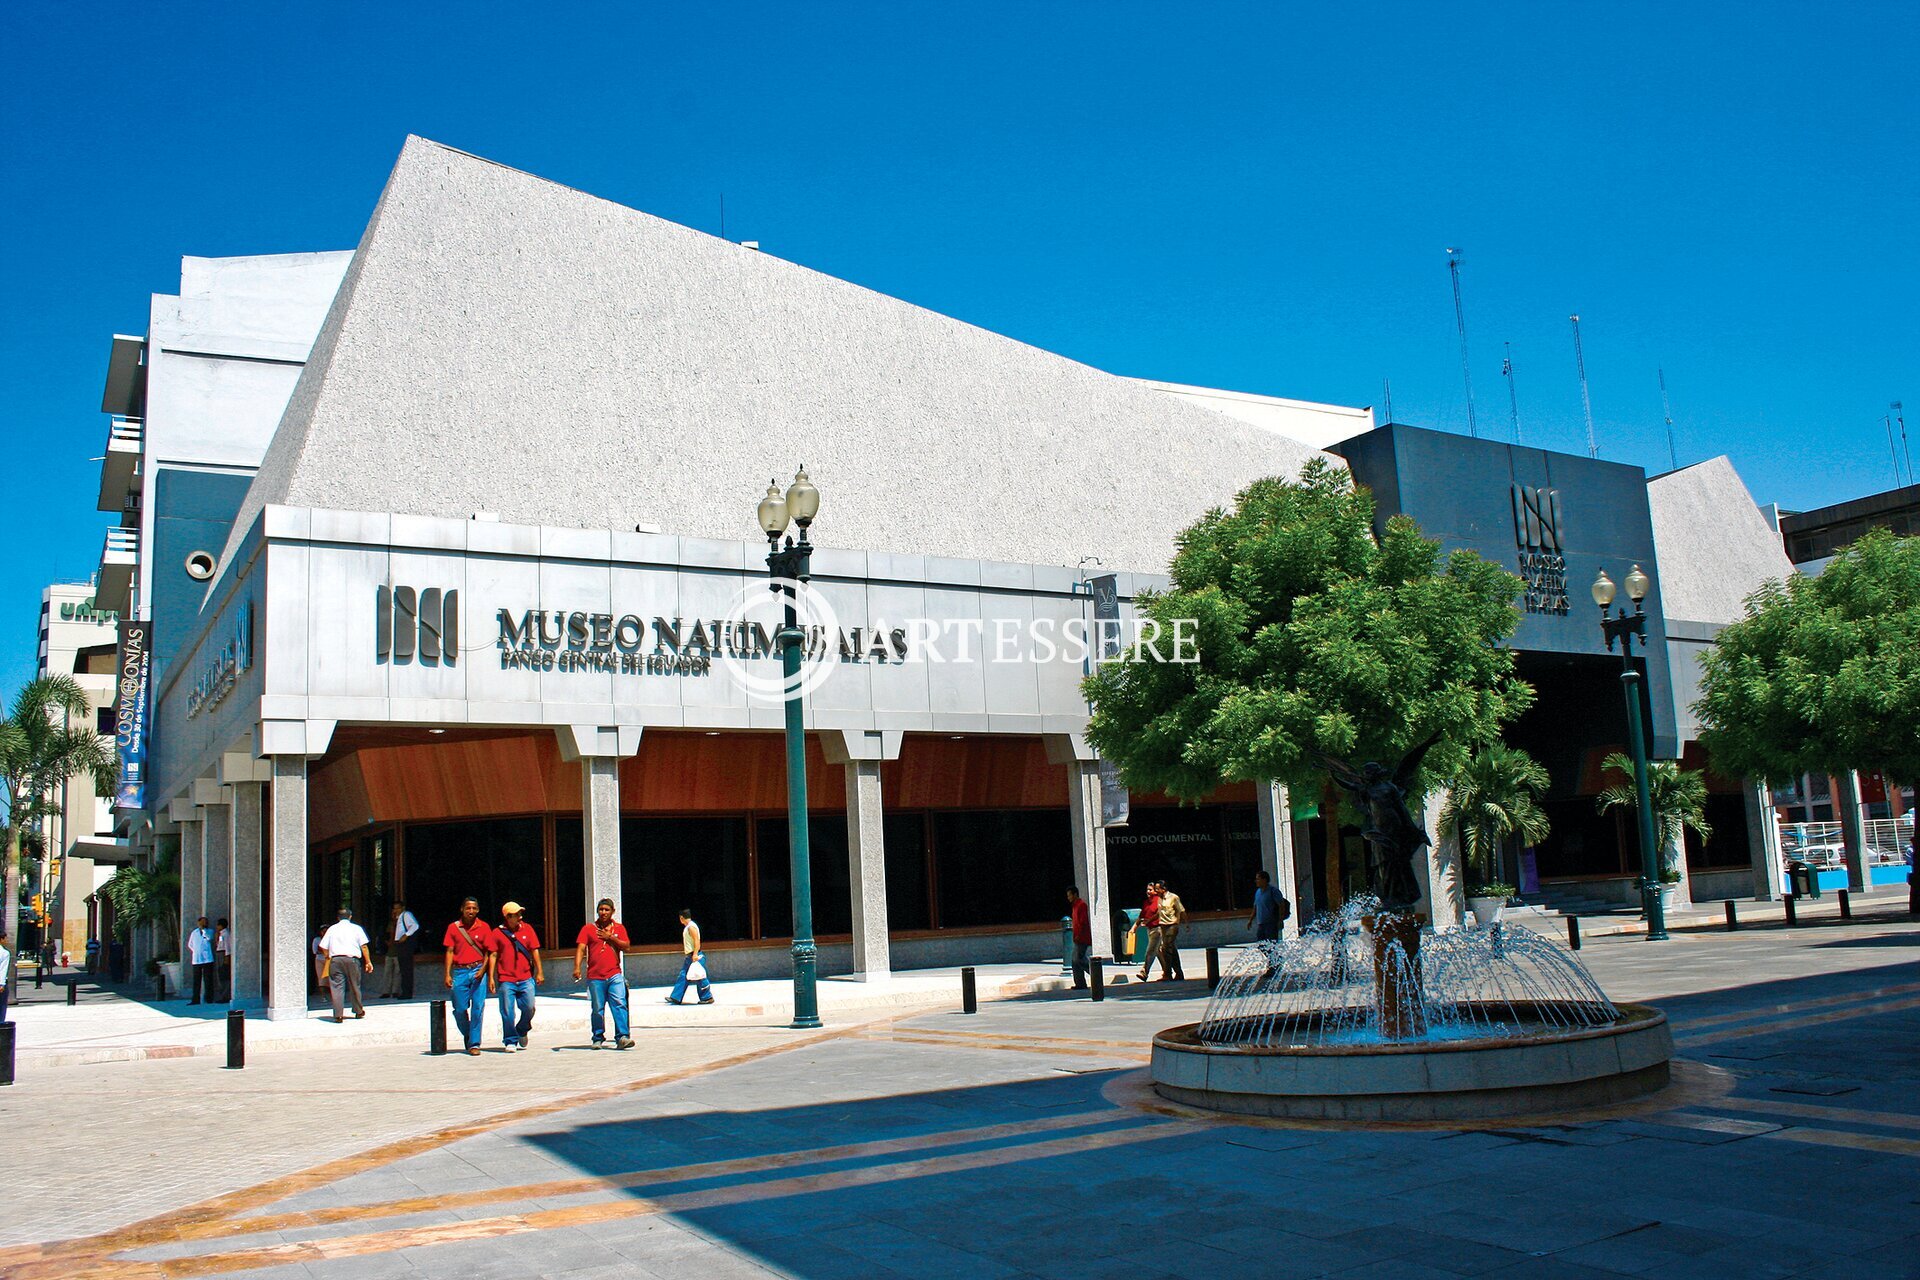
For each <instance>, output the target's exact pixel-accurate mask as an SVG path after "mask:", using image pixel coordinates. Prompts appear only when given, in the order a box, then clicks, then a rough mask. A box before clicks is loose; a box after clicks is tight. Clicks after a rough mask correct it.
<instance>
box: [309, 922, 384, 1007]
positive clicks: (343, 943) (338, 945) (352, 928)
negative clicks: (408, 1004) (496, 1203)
mask: <svg viewBox="0 0 1920 1280" xmlns="http://www.w3.org/2000/svg"><path fill="white" fill-rule="evenodd" d="M320 946H321V949H322V950H323V951H324V952H325V953H326V957H327V994H328V995H329V996H330V997H331V998H332V1000H333V1020H334V1021H335V1022H345V1021H346V1020H347V1016H346V1008H345V1005H344V1003H343V1001H342V996H343V995H350V996H352V998H353V1016H354V1017H356V1018H364V1017H366V1016H367V1008H366V1006H365V1005H363V1004H361V1003H360V975H361V974H362V973H372V972H373V952H372V950H371V948H372V946H373V941H372V939H370V938H368V937H367V931H366V930H365V929H362V928H361V927H360V926H359V925H357V924H355V923H354V922H353V908H351V907H342V908H340V919H339V920H338V921H336V922H335V923H334V925H333V927H332V928H330V929H328V930H327V931H326V932H325V933H323V934H321V935H320Z"/></svg>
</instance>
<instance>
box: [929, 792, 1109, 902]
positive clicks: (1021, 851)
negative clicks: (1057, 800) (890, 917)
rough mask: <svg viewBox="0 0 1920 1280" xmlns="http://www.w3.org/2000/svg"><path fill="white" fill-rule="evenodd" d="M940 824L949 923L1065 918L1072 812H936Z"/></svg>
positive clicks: (936, 845)
mask: <svg viewBox="0 0 1920 1280" xmlns="http://www.w3.org/2000/svg"><path fill="white" fill-rule="evenodd" d="M932 825H933V850H934V859H935V863H936V866H937V869H938V875H939V885H940V925H941V927H942V928H945V929H966V928H973V927H978V926H981V925H996V924H1040V923H1051V922H1054V921H1057V920H1059V919H1060V916H1061V914H1062V913H1063V912H1064V911H1065V910H1066V891H1067V886H1068V885H1070V884H1072V883H1073V854H1072V843H1071V830H1072V829H1071V827H1070V826H1069V819H1068V817H1067V811H1066V810H1065V809H1003V810H997V811H986V812H970V813H936V814H934V815H933V821H932ZM1116 892H1117V890H1116Z"/></svg>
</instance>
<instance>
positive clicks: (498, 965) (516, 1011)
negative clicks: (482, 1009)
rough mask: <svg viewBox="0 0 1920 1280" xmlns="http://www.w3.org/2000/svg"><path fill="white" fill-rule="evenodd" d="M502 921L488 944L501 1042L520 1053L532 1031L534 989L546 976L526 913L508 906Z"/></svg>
mask: <svg viewBox="0 0 1920 1280" xmlns="http://www.w3.org/2000/svg"><path fill="white" fill-rule="evenodd" d="M500 917H501V921H502V923H501V925H500V927H499V928H498V929H495V930H494V931H493V937H492V938H491V939H490V940H489V942H488V945H489V946H491V947H492V948H493V976H494V980H495V983H496V985H497V988H498V990H499V993H500V1042H501V1046H502V1047H503V1048H504V1049H505V1050H506V1051H507V1052H508V1053H519V1052H522V1051H524V1050H525V1049H526V1047H527V1032H529V1031H531V1030H532V1029H533V992H534V988H535V987H536V986H538V985H539V984H540V983H542V982H545V981H546V980H547V975H546V972H545V971H544V970H543V969H542V968H541V967H540V935H539V934H537V933H535V932H534V931H533V926H532V925H530V924H528V923H527V922H526V909H525V908H524V907H522V906H521V905H520V904H519V903H517V902H509V903H507V904H506V905H505V906H503V907H501V908H500Z"/></svg>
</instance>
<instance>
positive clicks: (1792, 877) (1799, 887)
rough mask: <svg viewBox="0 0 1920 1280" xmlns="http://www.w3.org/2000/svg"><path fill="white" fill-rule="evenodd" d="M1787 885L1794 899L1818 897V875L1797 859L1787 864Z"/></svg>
mask: <svg viewBox="0 0 1920 1280" xmlns="http://www.w3.org/2000/svg"><path fill="white" fill-rule="evenodd" d="M1787 884H1788V885H1789V887H1790V888H1791V890H1792V892H1793V896H1794V897H1796V898H1818V897H1819V896H1820V873H1819V872H1818V871H1815V870H1814V869H1813V868H1812V867H1810V866H1808V865H1807V864H1806V863H1804V862H1802V861H1800V860H1799V859H1798V858H1794V859H1792V860H1791V861H1789V862H1788V863H1787Z"/></svg>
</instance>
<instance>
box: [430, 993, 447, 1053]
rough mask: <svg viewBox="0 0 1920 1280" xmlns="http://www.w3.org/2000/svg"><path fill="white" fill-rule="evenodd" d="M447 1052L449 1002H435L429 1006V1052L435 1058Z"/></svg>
mask: <svg viewBox="0 0 1920 1280" xmlns="http://www.w3.org/2000/svg"><path fill="white" fill-rule="evenodd" d="M446 1051H447V1002H446V1001H445V1000H433V1001H430V1002H428V1004H427V1052H428V1053H430V1054H433V1055H434V1056H435V1057H439V1056H440V1055H442V1054H444V1053H446Z"/></svg>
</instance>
